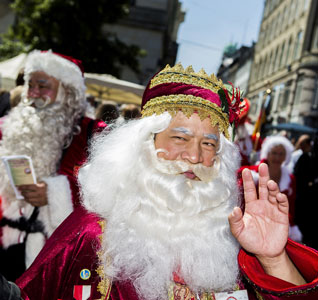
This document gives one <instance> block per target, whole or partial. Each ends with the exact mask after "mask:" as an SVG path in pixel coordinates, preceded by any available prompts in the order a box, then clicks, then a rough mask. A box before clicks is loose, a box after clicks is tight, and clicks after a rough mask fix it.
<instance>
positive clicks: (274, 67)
mask: <svg viewBox="0 0 318 300" xmlns="http://www.w3.org/2000/svg"><path fill="white" fill-rule="evenodd" d="M278 49H279V47H277V48H276V51H275V55H274V59H273V67H272V72H275V71H276V70H277V60H278Z"/></svg>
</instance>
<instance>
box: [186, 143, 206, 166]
mask: <svg viewBox="0 0 318 300" xmlns="http://www.w3.org/2000/svg"><path fill="white" fill-rule="evenodd" d="M181 158H182V159H183V160H187V161H188V162H190V163H192V164H198V163H202V162H203V157H202V152H201V147H200V144H199V143H195V142H194V143H191V144H190V145H188V146H187V148H186V149H185V150H184V151H183V152H182V154H181Z"/></svg>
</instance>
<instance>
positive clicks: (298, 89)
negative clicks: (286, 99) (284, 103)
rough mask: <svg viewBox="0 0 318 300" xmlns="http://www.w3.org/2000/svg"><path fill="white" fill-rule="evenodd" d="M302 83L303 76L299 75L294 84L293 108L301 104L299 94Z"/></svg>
mask: <svg viewBox="0 0 318 300" xmlns="http://www.w3.org/2000/svg"><path fill="white" fill-rule="evenodd" d="M303 81H304V75H300V76H299V77H298V80H297V83H296V91H295V98H294V106H297V105H298V104H299V103H300V102H301V92H302V90H303Z"/></svg>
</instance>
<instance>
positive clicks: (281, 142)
mask: <svg viewBox="0 0 318 300" xmlns="http://www.w3.org/2000/svg"><path fill="white" fill-rule="evenodd" d="M293 150H294V146H293V145H292V143H291V142H290V141H289V140H288V139H287V138H286V137H284V136H281V135H277V136H268V137H266V138H265V140H264V142H263V144H262V148H261V154H260V158H261V161H260V162H259V163H258V164H256V165H254V166H250V167H248V168H249V169H250V170H251V171H252V175H253V179H254V181H255V183H256V184H258V182H259V167H260V165H261V164H262V163H266V164H267V165H268V170H269V177H270V179H272V180H274V181H275V182H276V183H277V184H278V186H279V189H280V191H281V192H282V193H284V194H286V196H287V197H288V202H289V221H290V225H291V226H290V230H289V237H290V238H292V239H293V240H296V241H298V242H300V241H301V238H302V235H301V232H300V230H299V228H298V226H297V225H296V224H295V197H296V180H295V177H294V175H293V174H292V173H291V172H290V171H289V169H288V168H287V165H288V163H289V161H290V158H291V154H292V153H293ZM244 168H246V166H243V167H242V168H241V170H243V169H244ZM239 173H240V172H239Z"/></svg>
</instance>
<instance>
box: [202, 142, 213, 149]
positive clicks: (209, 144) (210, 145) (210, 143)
mask: <svg viewBox="0 0 318 300" xmlns="http://www.w3.org/2000/svg"><path fill="white" fill-rule="evenodd" d="M203 145H205V146H208V147H212V148H215V147H216V143H215V142H203Z"/></svg>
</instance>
